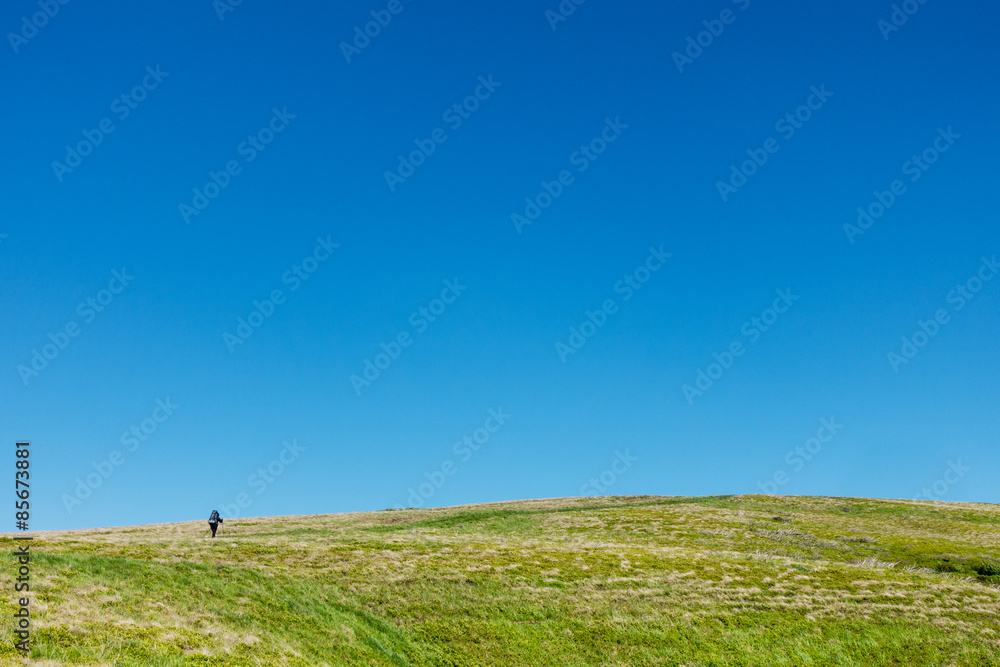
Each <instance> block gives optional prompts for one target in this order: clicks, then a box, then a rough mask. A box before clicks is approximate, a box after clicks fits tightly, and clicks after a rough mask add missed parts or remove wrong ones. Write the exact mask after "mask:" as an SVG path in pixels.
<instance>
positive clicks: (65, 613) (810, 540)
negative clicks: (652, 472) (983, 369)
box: [0, 496, 1000, 667]
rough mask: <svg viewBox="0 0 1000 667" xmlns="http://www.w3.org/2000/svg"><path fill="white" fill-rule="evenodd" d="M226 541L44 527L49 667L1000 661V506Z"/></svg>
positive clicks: (311, 519) (368, 528)
mask: <svg viewBox="0 0 1000 667" xmlns="http://www.w3.org/2000/svg"><path fill="white" fill-rule="evenodd" d="M224 531H225V532H224V533H223V534H222V535H221V537H219V538H216V539H215V540H212V539H209V538H208V537H207V532H208V530H207V526H206V523H205V522H204V521H193V522H187V523H178V524H164V525H151V526H135V527H129V528H114V529H99V530H84V531H65V532H50V533H42V534H40V536H39V539H38V540H36V542H35V543H34V546H33V549H34V551H35V555H34V558H35V560H34V561H33V563H32V566H33V572H32V577H33V581H34V583H35V584H36V586H35V588H36V589H37V593H36V596H37V597H36V598H35V599H34V601H33V603H32V604H33V608H32V610H33V614H34V631H35V633H36V644H35V648H34V652H33V655H32V657H33V664H39V665H64V664H81V665H232V666H240V667H243V666H245V665H331V666H333V665H398V666H402V665H426V666H435V667H438V666H440V667H445V666H448V667H452V666H454V667H457V666H459V665H469V666H472V665H476V666H479V665H498V666H499V665H503V666H505V667H506V666H518V665H567V666H570V665H572V666H574V667H575V666H585V665H685V666H687V667H695V666H702V665H705V666H707V665H757V666H768V667H770V666H772V665H788V666H791V665H796V666H807V665H817V666H818V665H864V666H865V667H871V666H874V665H900V666H905V667H911V666H918V665H928V666H930V665H933V666H935V667H938V666H941V665H1000V565H998V560H1000V506H995V505H974V504H964V503H930V502H917V501H881V500H864V499H843V498H795V497H783V496H729V497H708V498H674V497H650V496H644V497H622V498H586V499H581V498H573V499H559V500H537V501H525V502H511V503H501V504H490V505H473V506H464V507H454V508H446V509H435V510H390V511H383V512H370V513H359V514H331V515H321V516H294V517H282V518H262V519H244V520H234V521H232V522H227V523H226V524H225V529H224ZM2 539H3V540H4V541H5V544H4V548H5V550H6V552H7V553H11V552H12V551H13V541H12V540H11V539H10V538H8V537H4V538H2ZM8 560H9V561H12V560H13V558H9V559H8ZM13 570H14V568H13V567H12V566H10V565H8V566H6V567H3V568H2V569H0V583H2V585H3V593H4V595H3V600H2V605H3V609H2V614H3V617H4V618H5V619H8V620H7V621H4V623H5V624H6V625H5V631H4V636H5V641H4V644H3V646H2V647H0V663H3V664H20V659H19V658H17V657H16V655H15V653H14V651H13V648H12V645H11V641H10V636H11V634H12V631H11V627H12V623H11V620H10V619H11V618H12V614H13V612H14V610H15V606H14V594H13V592H12V591H11V586H12V572H13Z"/></svg>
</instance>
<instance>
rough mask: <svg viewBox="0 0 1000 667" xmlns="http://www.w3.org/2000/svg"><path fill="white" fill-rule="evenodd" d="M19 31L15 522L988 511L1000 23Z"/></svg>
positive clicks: (275, 24)
mask: <svg viewBox="0 0 1000 667" xmlns="http://www.w3.org/2000/svg"><path fill="white" fill-rule="evenodd" d="M42 5H45V3H44V0H43V3H42ZM42 5H39V4H38V3H37V2H35V3H33V2H27V1H25V0H19V1H18V2H15V3H13V4H10V5H9V6H8V7H7V8H6V9H5V10H4V12H3V19H2V24H3V28H4V32H5V33H7V45H6V46H5V47H3V48H6V49H7V51H6V53H5V54H4V55H3V56H2V57H0V63H2V65H0V66H2V68H3V76H2V81H3V83H2V84H0V85H2V86H3V87H4V93H5V95H4V98H5V99H6V100H7V103H6V104H5V105H4V109H3V112H2V113H3V114H4V116H5V118H4V120H5V127H6V131H5V132H4V153H5V155H6V156H7V159H6V160H4V162H3V165H2V166H0V170H2V174H0V176H2V178H3V182H4V184H5V188H4V191H5V211H4V213H5V215H4V216H3V222H2V223H0V233H2V234H4V235H5V236H4V237H2V238H0V276H2V285H3V289H2V291H0V307H2V311H3V313H4V316H3V319H2V325H0V326H2V328H0V341H2V343H3V344H2V346H0V357H2V359H0V362H2V363H0V370H3V372H2V373H0V411H2V419H0V441H3V442H7V443H9V444H8V446H10V447H11V448H12V449H13V443H14V442H15V441H16V440H18V439H25V440H30V441H31V443H32V445H31V447H32V458H31V469H30V470H31V483H32V487H31V489H32V497H31V502H32V517H31V521H32V528H35V529H40V530H42V529H56V528H75V527H90V526H106V525H124V524H136V523H152V522H165V521H179V520H187V519H197V518H202V517H207V516H208V514H209V512H210V511H211V510H212V509H213V508H218V509H220V511H222V513H223V515H224V516H230V517H235V516H257V515H281V514H312V513H325V512H341V511H352V510H375V509H382V508H389V507H404V506H413V505H418V504H419V505H420V506H424V507H427V506H441V505H452V504H460V503H470V502H483V501H499V500H509V499H518V498H535V497H554V496H575V495H582V494H586V495H597V494H604V493H607V494H640V493H642V494H671V495H704V494H737V493H753V492H760V491H762V490H774V491H777V492H780V493H788V494H817V495H837V496H873V497H891V498H915V497H917V496H920V495H923V496H924V497H926V498H934V499H940V500H955V501H958V500H964V501H982V502H1000V495H998V492H997V488H996V485H995V484H991V481H992V480H995V478H996V474H997V471H998V464H1000V456H998V454H997V452H998V448H997V438H998V435H997V434H998V432H1000V429H998V425H1000V417H998V413H997V411H996V409H995V406H996V404H997V400H998V399H1000V383H998V382H997V381H996V369H997V367H998V363H1000V352H998V350H997V347H996V345H995V341H996V335H997V331H998V327H1000V316H998V314H997V308H996V306H997V304H998V301H1000V280H992V278H993V273H995V272H996V270H995V269H993V268H992V267H993V262H994V261H995V260H994V259H993V258H994V257H996V254H997V253H1000V239H998V236H997V233H996V229H997V226H996V205H995V196H996V192H997V189H996V178H997V155H998V154H1000V140H998V134H997V132H996V127H995V109H996V105H997V101H998V89H997V86H996V85H995V80H994V77H993V74H992V73H994V72H996V71H997V67H998V65H1000V50H998V48H997V45H996V40H995V36H994V35H993V34H992V31H991V26H993V25H996V22H997V19H998V18H1000V17H998V13H1000V9H998V8H997V7H995V6H984V5H982V4H981V3H973V2H957V3H943V2H937V1H935V0H930V1H929V2H926V3H925V4H923V5H920V4H918V3H916V2H914V3H913V4H912V5H909V4H907V5H906V7H905V8H904V7H902V6H901V7H900V12H902V11H903V9H908V10H910V11H911V12H913V13H912V14H902V13H897V14H896V16H895V17H893V13H894V9H893V6H892V3H886V4H884V5H883V4H881V3H863V2H855V1H850V2H845V3H826V4H805V5H803V4H802V3H792V2H782V3H762V2H759V0H749V2H747V0H739V1H738V2H730V1H728V0H726V1H722V0H716V1H714V2H704V1H699V2H695V3H686V4H685V5H683V6H667V7H664V6H653V5H652V4H650V3H639V2H630V1H626V2H618V3H608V2H601V1H600V0H589V1H588V2H585V3H583V4H580V5H574V4H572V3H570V2H564V3H563V5H562V7H563V10H564V11H566V13H567V14H568V15H565V16H563V15H557V14H553V13H551V12H559V11H560V10H559V8H560V5H559V3H558V2H556V1H555V0H551V1H549V2H537V3H536V2H522V1H514V2H509V3H500V4H487V5H481V4H476V3H472V4H470V3H457V2H449V1H446V2H440V3H429V2H423V1H422V0H400V1H399V2H398V3H389V2H347V3H337V5H336V6H327V5H325V4H321V3H292V4H287V3H286V4H275V3H265V2H260V1H258V0H244V1H243V2H242V3H241V4H239V5H237V6H230V5H222V4H220V3H216V4H214V5H213V3H212V2H209V1H208V0H199V1H197V2H189V1H182V2H177V3H171V5H170V6H157V7H140V6H138V5H136V4H135V3H125V2H108V3H104V4H103V5H102V6H100V7H98V6H91V5H88V4H86V3H78V2H69V3H68V4H65V5H58V6H57V5H56V4H53V5H52V6H49V12H50V13H52V12H54V11H55V10H54V8H55V7H56V6H57V7H58V11H57V12H55V13H54V15H52V16H51V17H48V16H44V15H41V14H38V12H44V11H45V7H43V6H42ZM570 7H575V9H574V10H573V11H572V13H568V11H567V10H568V8H570ZM227 9H230V10H231V11H227ZM914 10H915V11H914ZM372 12H374V15H373V14H372ZM547 12H550V13H549V14H547ZM220 15H221V18H220ZM553 16H558V18H553ZM903 16H905V17H906V20H905V22H903ZM24 17H27V19H26V20H27V21H28V27H26V25H25V23H24V21H25V19H24ZM563 18H564V19H565V20H560V19H563ZM893 18H895V20H896V23H897V24H899V25H895V24H893V23H892V21H893ZM377 20H381V21H382V22H383V23H385V25H382V26H378V28H377V30H376V27H375V25H374V24H372V25H370V26H368V30H369V31H370V32H371V33H372V34H374V33H376V32H377V34H376V35H375V36H374V37H371V38H370V39H369V40H368V41H367V42H365V41H364V39H363V38H358V41H357V42H356V43H355V45H354V46H353V48H351V47H344V46H342V44H343V43H348V44H351V43H352V42H353V40H355V37H356V35H357V32H356V31H355V28H356V27H357V28H359V31H361V32H363V31H364V30H365V24H366V23H368V22H371V21H377ZM32 21H35V23H36V24H41V27H37V29H33V26H31V22H32ZM880 21H882V22H883V23H882V24H881V25H880V23H879V22H880ZM887 25H888V26H892V28H898V30H895V29H891V28H887V27H886V26H887ZM713 33H716V34H713ZM12 34H13V35H14V37H12V36H11V35H12ZM688 38H691V41H689V39H688ZM699 40H700V42H701V46H691V44H695V45H697V44H698V42H699ZM345 53H347V55H346V56H345ZM675 53H676V54H679V55H674V54H675ZM348 56H349V58H348ZM348 60H349V61H348ZM123 96H125V97H124V98H123ZM455 105H459V108H458V109H456V108H455ZM126 112H127V113H126ZM787 114H790V116H789V117H787V118H786V115H787ZM109 129H110V130H111V131H110V132H108V131H107V130H109ZM81 142H82V143H81ZM935 142H936V143H935ZM421 147H422V148H421ZM432 148H433V151H432V150H431V149H432ZM414 151H418V152H417V153H416V154H414ZM81 153H86V155H80V154H81ZM78 155H79V157H77V156H78ZM400 156H402V159H403V160H404V161H405V162H406V163H407V164H409V165H410V166H407V165H402V166H401V162H400V161H401V158H400ZM755 156H756V160H757V163H754V162H753V161H752V160H753V159H755ZM915 156H916V159H917V160H918V161H920V162H919V164H918V163H916V162H914V157H915ZM411 159H412V162H411ZM748 161H750V162H748ZM54 163H58V164H54ZM412 163H419V164H416V165H414V164H412ZM921 165H922V166H921ZM411 167H412V169H411ZM734 169H735V170H736V171H737V172H739V171H740V170H742V171H743V174H742V175H739V174H737V175H735V176H734V175H733V170H734ZM387 172H395V176H389V177H387V175H386V174H387ZM747 174H749V175H747ZM720 183H724V184H726V185H720ZM206 186H207V187H206ZM894 188H895V191H894ZM206 190H207V192H206ZM206 195H211V198H210V199H209V198H207V197H206V198H205V199H201V197H205V196H206ZM540 195H541V196H540ZM526 199H527V201H526ZM880 200H881V201H880ZM185 206H186V207H190V208H184V207H185ZM534 206H538V207H539V208H538V209H537V210H536V209H535V208H534ZM543 206H544V208H542V207H543ZM859 207H861V208H862V210H863V211H864V210H867V211H871V212H872V213H873V214H874V215H873V217H872V218H871V219H870V222H869V221H868V220H865V219H862V222H863V223H864V225H865V226H866V227H867V228H866V229H862V228H860V227H857V220H858V217H859V212H858V209H859ZM195 210H197V213H196V214H195V213H194V212H193V211H195ZM879 214H880V215H879ZM519 216H520V217H519ZM874 216H877V217H874ZM529 218H533V219H532V220H529ZM528 223H530V224H528ZM852 224H853V225H855V228H851V227H847V228H845V225H852ZM984 259H985V262H984ZM115 272H117V275H116V273H115ZM305 276H307V277H305ZM980 276H982V277H980ZM986 277H988V278H990V280H983V278H986ZM970 281H971V282H970ZM276 290H280V293H279V294H275V292H276ZM961 290H966V292H965V295H963V293H962V291H961ZM972 290H976V291H975V292H973V291H972ZM275 296H277V301H278V303H274V302H273V301H272V299H273V298H274V297H275ZM88 299H93V300H94V302H93V304H88V302H87V300H88ZM255 302H256V304H255ZM95 304H96V305H95ZM257 304H259V305H257ZM98 307H99V308H100V311H98ZM421 309H424V312H423V313H421ZM779 310H780V311H782V312H778V311H779ZM255 311H256V312H258V313H261V314H259V315H253V314H252V313H254V312H255ZM588 313H589V315H588ZM241 319H242V320H243V321H244V322H245V323H246V324H242V323H241ZM432 319H433V321H432ZM588 321H589V322H592V323H595V324H592V325H590V324H584V323H585V322H588ZM921 322H923V325H922V327H923V328H922V327H921ZM254 324H257V325H259V326H254ZM598 324H599V325H600V326H598ZM67 326H69V331H72V332H75V335H72V336H71V335H70V334H69V333H67ZM241 327H242V329H241ZM241 331H242V334H243V335H242V336H241ZM925 331H926V332H933V335H930V333H924V332H925ZM904 337H905V338H907V340H908V341H909V342H908V343H906V342H904V340H903V339H904ZM914 337H916V340H915V341H914ZM234 341H238V342H234ZM400 342H403V343H405V344H400ZM917 343H920V345H919V346H918V345H917ZM395 345H399V347H398V349H397V348H396V347H395ZM908 345H912V346H913V347H912V348H910V347H908ZM46 346H48V347H46ZM570 349H571V350H573V351H572V352H569V351H567V350H570ZM383 350H385V352H383ZM731 350H735V351H737V352H739V354H738V355H734V356H733V357H732V358H731V359H730V357H729V356H728V355H729V354H730V353H731ZM36 353H37V354H36ZM380 354H384V355H386V356H382V357H380V356H378V355H380ZM891 354H893V355H897V356H895V357H893V356H890V355H891ZM715 355H717V356H715ZM46 357H49V358H46ZM393 357H395V358H393ZM900 359H905V361H901V360H900ZM369 363H370V366H369ZM713 364H718V365H717V366H713ZM376 365H378V366H381V367H382V368H378V367H377V366H376ZM366 369H367V373H368V376H367V379H366V376H365V373H366ZM352 376H355V377H354V379H352ZM699 383H700V384H699ZM686 385H687V388H685V386H686ZM823 420H826V421H825V422H824V421H823ZM824 424H825V425H824ZM831 425H832V428H831ZM132 429H136V434H132V433H130V431H131V430H132ZM138 434H141V437H142V439H140V437H139V435H138ZM470 443H471V444H470ZM796 449H798V451H796ZM10 465H11V468H10V471H11V472H10V474H11V475H12V476H13V470H14V469H13V458H12V459H11V463H10ZM269 467H270V471H268V468H269ZM11 521H13V517H11ZM11 527H12V528H13V524H12V523H11Z"/></svg>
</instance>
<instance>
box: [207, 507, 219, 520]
mask: <svg viewBox="0 0 1000 667" xmlns="http://www.w3.org/2000/svg"><path fill="white" fill-rule="evenodd" d="M208 522H209V523H219V510H212V516H210V517H208Z"/></svg>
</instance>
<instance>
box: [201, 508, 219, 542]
mask: <svg viewBox="0 0 1000 667" xmlns="http://www.w3.org/2000/svg"><path fill="white" fill-rule="evenodd" d="M203 516H204V515H203ZM220 523H222V517H221V516H219V510H212V515H211V516H210V517H208V527H209V528H211V529H212V537H215V531H216V530H218V528H219V524H220Z"/></svg>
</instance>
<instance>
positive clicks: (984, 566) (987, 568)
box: [970, 560, 1000, 577]
mask: <svg viewBox="0 0 1000 667" xmlns="http://www.w3.org/2000/svg"><path fill="white" fill-rule="evenodd" d="M970 565H971V567H972V571H973V572H975V573H976V574H980V575H982V576H984V577H995V576H997V575H1000V563H998V562H997V561H995V560H976V561H973V562H972V563H970Z"/></svg>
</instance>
